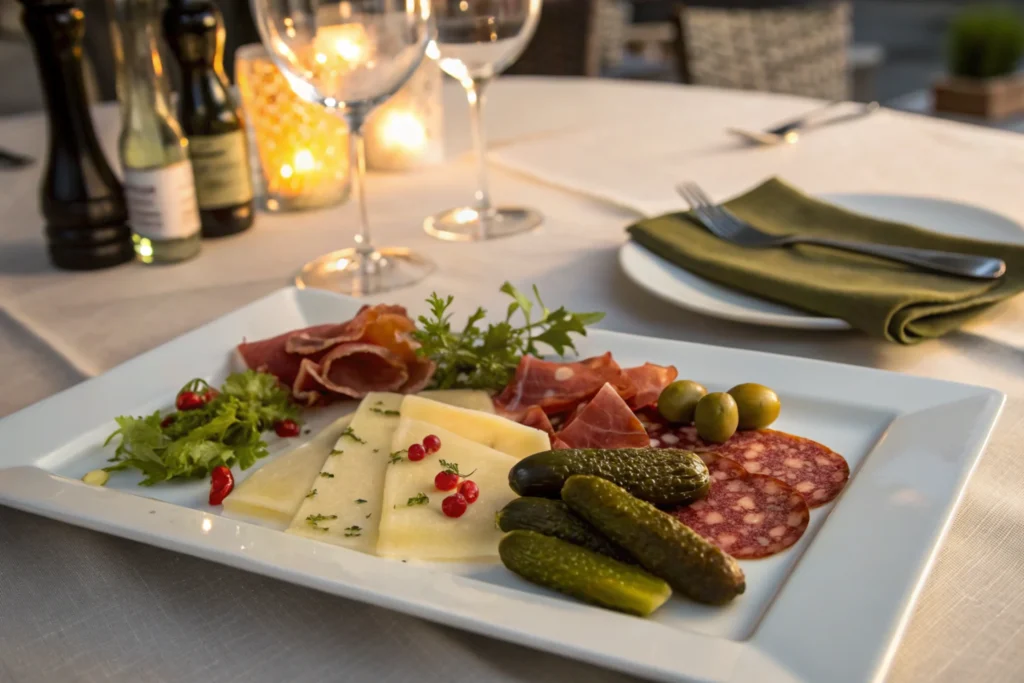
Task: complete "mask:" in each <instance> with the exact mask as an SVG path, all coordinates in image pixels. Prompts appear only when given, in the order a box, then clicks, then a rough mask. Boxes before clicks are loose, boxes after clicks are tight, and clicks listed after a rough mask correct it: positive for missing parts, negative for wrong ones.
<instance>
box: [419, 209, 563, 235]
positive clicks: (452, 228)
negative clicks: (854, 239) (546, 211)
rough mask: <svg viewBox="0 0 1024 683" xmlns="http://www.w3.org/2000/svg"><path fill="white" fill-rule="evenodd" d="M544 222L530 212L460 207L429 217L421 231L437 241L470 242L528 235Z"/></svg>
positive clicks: (532, 211)
mask: <svg viewBox="0 0 1024 683" xmlns="http://www.w3.org/2000/svg"><path fill="white" fill-rule="evenodd" d="M543 222H544V217H543V216H542V215H541V214H540V212H539V211H535V210H533V209H524V208H518V207H501V208H497V209H492V210H491V211H489V212H486V213H481V212H479V211H477V210H476V209H471V208H468V207H462V208H458V209H449V210H448V211H445V212H443V213H439V214H436V215H434V216H431V217H430V218H428V219H427V220H426V221H424V222H423V229H424V230H425V231H426V233H427V234H428V235H431V236H433V237H436V238H438V239H442V240H449V241H456V242H471V241H479V240H492V239H498V238H500V237H509V236H511V235H518V234H520V233H523V232H529V231H530V230H535V229H536V228H538V227H540V224H541V223H543Z"/></svg>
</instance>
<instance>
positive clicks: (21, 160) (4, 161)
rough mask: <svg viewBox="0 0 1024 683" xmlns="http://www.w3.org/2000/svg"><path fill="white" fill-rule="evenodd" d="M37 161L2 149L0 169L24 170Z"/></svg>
mask: <svg viewBox="0 0 1024 683" xmlns="http://www.w3.org/2000/svg"><path fill="white" fill-rule="evenodd" d="M33 161H35V160H34V159H33V158H32V157H29V156H25V155H24V154H18V153H17V152H11V151H8V150H6V149H3V148H0V168H22V167H24V166H28V165H29V164H31V163H33Z"/></svg>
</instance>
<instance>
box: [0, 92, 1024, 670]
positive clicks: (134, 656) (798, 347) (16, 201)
mask: <svg viewBox="0 0 1024 683" xmlns="http://www.w3.org/2000/svg"><path fill="white" fill-rule="evenodd" d="M462 97H463V96H462V94H461V93H460V92H459V91H458V90H457V89H454V88H446V90H445V98H446V102H445V106H446V114H447V115H446V138H447V145H446V146H447V159H448V161H447V162H446V163H445V164H443V165H440V166H437V167H433V168H429V169H424V170H420V171H416V172H410V173H405V174H375V175H373V176H371V178H370V181H369V183H368V197H369V204H370V216H371V221H372V223H373V225H374V226H375V235H376V239H377V241H378V243H379V244H381V245H385V244H393V245H397V244H400V245H404V246H410V247H413V248H416V249H419V250H421V251H423V252H424V253H427V254H429V255H430V256H431V257H432V258H433V259H435V260H436V261H437V263H438V265H439V266H440V268H439V271H438V272H437V273H436V274H435V275H433V276H432V277H431V278H429V279H428V280H426V281H424V282H422V283H420V284H419V285H417V286H415V287H412V288H409V289H408V290H405V291H402V292H399V293H397V294H393V295H392V296H390V297H388V296H377V297H374V300H377V301H383V300H397V301H400V302H403V303H409V304H415V302H419V301H422V299H423V298H424V297H425V296H426V295H427V294H429V293H430V292H431V291H433V290H437V291H440V292H452V293H454V294H455V295H456V298H457V300H458V301H459V305H460V307H461V308H460V311H459V312H460V313H461V312H464V311H465V310H466V308H468V307H470V306H476V305H477V304H483V305H485V306H486V305H491V306H498V305H499V302H500V300H501V295H499V294H498V293H497V288H498V286H499V285H500V283H501V282H502V281H503V280H504V279H506V278H508V279H511V280H513V281H514V282H516V283H517V284H520V285H522V284H529V283H536V284H537V285H538V286H539V287H540V289H541V291H543V292H545V293H546V295H547V297H548V298H551V299H557V300H558V302H559V303H565V304H566V305H568V306H569V307H571V308H574V309H575V310H604V311H607V313H608V316H607V318H606V320H605V321H604V322H603V323H602V327H605V328H608V329H613V330H625V331H630V332H635V333H639V334H647V335H652V336H659V337H666V338H675V339H685V340H689V341H696V342H704V343H710V344H718V345H728V346H733V347H738V348H751V349H759V350H764V351H772V352H777V353H782V354H789V355H798V356H807V357H815V358H822V359H827V360H833V361H840V362H845V363H853V364H857V365H864V366H872V367H878V368H885V369H889V370H895V371H900V372H908V373H911V374H916V375H927V376H932V377H939V378H945V379H951V380H957V381H967V382H973V383H977V384H983V385H986V386H992V387H996V388H998V389H1000V390H1002V391H1004V392H1006V393H1007V394H1008V396H1009V400H1008V403H1007V406H1006V410H1005V411H1004V414H1003V416H1002V418H1001V421H1000V423H999V425H998V427H997V429H996V433H995V436H994V438H993V440H992V442H991V444H990V446H989V448H988V450H987V453H986V455H985V457H984V458H983V459H982V462H981V464H980V466H979V468H978V470H977V473H976V474H975V475H974V478H973V479H972V481H971V484H970V486H969V488H968V490H967V492H966V495H965V497H964V500H963V503H962V505H961V507H960V510H959V512H958V513H957V515H956V518H955V520H954V522H953V524H952V528H951V530H950V533H949V536H948V538H947V540H946V542H945V544H944V545H943V547H942V549H941V551H940V552H939V553H938V556H937V559H936V561H935V564H934V569H933V571H932V574H931V576H930V578H929V579H928V581H927V583H926V584H925V586H924V589H923V591H922V592H921V595H920V599H919V601H918V604H917V607H916V609H915V610H914V611H913V614H912V616H911V618H910V620H909V624H908V626H907V629H906V632H905V636H904V638H903V641H902V644H901V645H900V646H899V647H898V649H897V650H896V652H895V654H894V661H893V666H892V669H891V673H890V677H889V680H891V681H899V682H903V681H916V680H921V681H965V680H983V681H988V682H992V683H996V682H999V681H1006V682H1010V681H1020V680H1024V657H1022V656H1021V655H1020V653H1021V652H1022V651H1024V591H1021V590H1020V589H1021V587H1022V586H1024V498H1021V497H1020V495H1019V491H1020V490H1021V489H1022V488H1024V452H1022V451H1021V445H1020V444H1021V443H1024V352H1022V350H1021V345H1020V342H1021V340H1024V326H1022V325H1021V321H1022V319H1024V305H1022V304H1024V302H1022V301H1016V302H1012V303H1010V304H1007V305H1004V306H1002V307H1000V308H999V309H997V310H996V311H994V312H993V313H992V315H990V316H987V318H986V320H985V321H983V322H982V323H980V324H978V325H976V326H974V328H973V329H972V331H971V332H964V333H958V334H954V335H950V336H949V337H946V338H944V339H941V340H937V341H933V342H928V343H925V344H922V345H920V346H916V347H903V346H897V345H892V344H888V343H885V342H882V341H879V340H876V339H870V338H867V337H865V336H863V335H860V334H857V333H852V332H843V333H825V332H799V331H792V330H780V329H770V328H758V327H751V326H744V325H740V324H735V323H729V322H726V321H719V320H714V319H710V318H705V317H701V316H698V315H696V314H692V313H689V312H686V311H683V310H677V309H674V308H671V307H669V306H668V305H666V304H664V303H662V302H661V301H659V300H657V299H655V298H653V297H651V296H649V295H648V294H646V293H645V292H643V291H641V290H640V289H639V288H638V287H636V286H634V285H633V284H631V283H630V282H629V281H628V280H627V279H626V278H625V277H624V276H623V275H622V274H621V272H620V271H619V269H618V267H617V265H616V251H617V249H618V247H619V246H620V245H621V244H622V242H623V227H624V226H625V225H627V224H628V223H629V222H630V221H631V220H632V219H634V218H635V214H633V213H630V212H629V211H628V210H625V209H622V208H616V207H613V206H611V205H608V204H605V203H602V202H601V201H599V200H596V199H594V198H589V197H585V196H582V195H579V194H574V193H570V192H566V191H563V190H560V189H558V188H555V187H550V186H546V185H544V184H541V183H539V182H536V181H533V180H531V179H529V178H526V177H522V176H518V175H515V174H512V173H508V172H504V171H502V170H500V169H498V168H494V169H492V194H493V196H494V197H496V198H497V199H498V200H499V202H507V203H510V204H512V203H514V204H525V205H530V206H534V207H537V208H539V209H541V210H542V211H543V213H544V214H545V216H546V222H545V224H544V227H543V228H542V229H541V230H540V231H538V232H535V233H533V234H530V235H525V236H519V237H515V238H511V239H508V240H505V241H502V242H500V243H493V244H451V243H442V242H437V241H433V240H432V239H430V238H429V237H427V236H426V235H424V234H423V232H422V230H421V228H420V226H421V222H422V219H423V218H424V217H425V216H426V215H428V214H430V213H433V212H436V211H439V210H442V209H445V208H449V207H451V206H455V205H459V204H463V203H466V202H468V201H469V200H470V199H471V196H472V190H473V183H474V177H475V167H474V163H473V162H472V159H471V158H470V157H469V156H468V155H467V154H466V152H467V151H468V148H469V144H468V137H469V134H468V126H467V114H466V104H465V102H464V100H463V99H462ZM811 104H813V103H810V102H808V101H806V100H800V99H796V98H785V97H775V96H771V95H764V94H755V93H740V92H725V91H716V90H709V89H701V88H687V87H683V86H677V85H662V84H649V83H647V84H636V83H632V84H626V83H620V82H614V81H593V80H591V81H582V80H580V81H576V80H552V79H536V78H507V79H504V80H500V81H498V82H497V83H496V84H495V85H494V86H493V89H492V91H491V92H490V100H489V110H488V114H487V116H488V127H489V129H490V131H491V132H492V142H493V144H494V145H495V146H497V145H504V144H510V143H514V142H516V141H520V140H530V139H537V138H538V137H540V136H558V135H561V134H564V133H565V132H567V131H572V130H578V129H580V128H581V127H583V126H592V125H603V124H617V125H621V124H623V123H630V122H631V123H633V124H635V129H636V135H637V136H638V139H641V138H643V136H644V132H645V126H644V121H645V117H647V116H649V115H652V113H656V112H660V113H661V115H664V114H665V112H675V111H678V112H680V113H681V115H682V114H684V113H685V119H686V125H687V126H688V127H689V129H690V130H692V132H693V135H694V136H695V137H707V138H708V139H709V140H714V139H716V138H717V136H719V135H720V134H721V127H722V125H723V123H722V121H723V120H726V119H727V120H728V121H729V123H730V124H731V125H746V126H761V127H763V126H765V125H767V124H769V123H772V122H773V121H775V120H777V119H780V118H784V117H786V116H790V115H793V114H796V113H799V112H801V111H803V110H805V109H807V108H809V105H811ZM95 119H96V127H97V130H98V131H99V134H100V137H101V138H102V141H103V144H104V146H105V149H106V150H107V152H108V156H109V157H110V158H112V159H113V158H116V154H114V148H115V145H116V138H117V133H118V127H119V122H118V118H117V111H116V110H115V109H114V108H113V107H109V106H106V107H100V108H98V109H97V110H96V112H95ZM856 126H857V127H856V128H853V127H851V132H850V135H849V136H838V135H832V136H831V137H827V138H826V137H822V138H821V141H820V142H819V143H817V144H816V145H809V144H808V145H806V146H805V143H803V142H802V143H801V144H800V145H796V146H793V147H789V148H786V149H778V150H767V151H766V150H751V151H750V154H751V155H752V156H751V158H753V155H759V156H757V159H758V162H757V163H756V164H754V165H753V166H752V167H751V168H755V169H757V172H758V173H764V172H785V173H786V174H787V177H790V178H793V179H794V180H796V181H797V182H798V183H799V184H801V185H802V186H803V187H805V188H806V189H808V190H810V191H816V192H828V191H853V192H856V191H880V190H881V191H888V192H891V193H898V192H906V193H912V194H930V195H934V196H941V197H945V198H949V199H956V200H961V201H967V202H971V203H975V204H978V205H981V206H985V207H988V208H990V209H992V210H995V211H998V212H1001V213H1003V214H1006V215H1008V216H1010V217H1011V218H1013V219H1015V220H1016V221H1018V222H1020V223H1024V203H1022V202H1021V201H1020V194H1021V191H1022V189H1024V137H1018V136H1014V135H1012V134H1008V133H1002V132H998V131H990V130H985V129H981V128H976V127H969V126H964V125H960V124H955V123H949V122H944V121H934V120H929V119H926V118H924V117H918V116H913V115H909V114H904V113H900V112H890V111H883V112H880V113H879V114H878V115H877V116H875V117H872V118H871V119H869V120H867V121H864V122H861V123H859V124H856ZM821 135H823V136H824V135H825V133H824V132H822V133H821ZM45 136H46V128H45V121H44V119H43V118H42V117H41V116H37V115H33V116H20V117H10V118H7V119H0V146H3V147H7V148H10V149H13V150H17V151H21V152H25V153H28V154H31V155H34V156H37V157H43V155H44V154H45ZM886 136H889V137H888V139H887V138H886ZM811 139H812V136H808V138H807V141H808V142H809V141H810V140H811ZM647 142H648V143H651V142H652V141H647ZM901 150H906V152H905V153H904V152H902V151H901ZM773 155H775V156H773ZM695 157H696V158H694V159H692V160H691V161H689V162H688V163H690V165H691V171H692V174H691V176H690V177H693V178H695V179H701V178H703V177H705V175H708V174H709V175H710V176H712V177H713V178H714V180H715V182H716V183H717V184H718V186H722V184H723V183H724V182H725V179H726V178H728V177H731V176H730V169H734V170H736V171H743V170H744V169H743V168H742V160H738V158H737V156H736V154H735V153H732V154H724V153H722V152H721V151H720V150H718V151H716V147H715V145H714V144H709V145H708V146H707V147H706V148H705V150H704V151H703V152H702V153H700V154H696V155H695ZM951 160H952V161H957V160H962V161H963V163H962V164H961V163H952V162H951ZM674 163H675V164H677V165H678V164H679V163H681V162H680V160H678V159H675V160H674ZM684 166H685V164H684ZM979 169H983V170H981V171H979ZM752 172H753V171H750V169H747V172H745V173H744V172H739V173H738V175H737V182H750V181H752V180H753V178H748V177H747V176H749V175H750V174H751V173H752ZM980 172H983V173H984V174H985V175H984V176H983V177H982V176H979V175H978V174H979V173H980ZM39 173H40V167H39V166H38V165H37V166H35V167H33V168H31V169H28V170H25V171H18V172H7V173H4V174H3V176H2V179H3V183H2V185H0V367H3V369H4V389H5V390H4V391H3V392H2V393H0V415H3V414H7V413H10V412H13V411H15V410H17V409H19V408H22V407H24V406H26V405H29V404H30V403H33V402H35V401H38V400H40V399H42V398H45V397H46V396H49V395H51V394H53V393H55V392H57V391H60V390H62V389H65V388H67V387H69V386H71V385H73V384H75V383H76V382H79V381H81V380H82V379H83V378H86V377H89V376H93V375H96V374H99V373H102V372H104V371H105V370H107V369H109V368H111V367H113V366H115V365H117V364H119V363H121V362H123V361H125V360H127V359H129V358H131V357H133V356H135V355H137V354H139V353H141V352H143V351H146V350H147V349H150V348H152V347H154V346H156V345H158V344H160V343H162V342H165V341H167V340H169V339H171V338H173V337H175V336H176V335H179V334H181V333H183V332H186V331H188V330H190V329H192V328H194V327H196V326H198V325H201V324H203V323H205V322H207V321H209V320H212V319H214V318H216V317H218V316H221V315H223V314H225V313H227V312H229V311H231V310H233V309H235V308H237V307H239V306H241V305H243V304H245V303H248V302H250V301H252V300H254V299H256V298H259V297H261V296H263V295H265V294H267V293H269V292H271V291H273V290H275V289H277V288H279V287H281V286H282V285H283V284H286V283H287V282H288V280H289V277H290V275H292V274H293V273H294V271H295V269H296V267H297V266H298V265H300V264H302V263H303V262H305V261H306V260H308V259H310V258H312V257H314V256H317V255H319V254H321V253H323V252H326V251H329V250H333V249H335V248H338V247H339V246H344V245H347V244H348V242H349V241H350V240H351V238H352V233H353V226H354V216H353V213H354V211H353V209H352V207H336V208H333V209H329V210H325V211H319V212H308V213H296V214H285V215H266V214H261V215H260V216H259V219H258V222H257V224H256V226H255V228H254V229H253V230H251V231H250V232H249V233H248V234H245V235H242V236H238V237H235V238H228V239H224V240H220V241H215V242H209V243H206V244H205V245H204V248H203V253H202V254H201V256H200V257H199V258H197V259H195V260H193V261H190V262H188V263H184V264H179V265H175V266H169V267H147V266H143V265H137V264H132V265H127V266H124V267H121V268H116V269H113V270H108V271H103V272H96V273H67V272H57V271H55V270H53V269H52V268H51V267H50V266H49V264H48V262H47V260H46V256H45V253H44V245H43V241H42V236H41V229H42V220H41V217H40V215H39V213H38V210H37V207H36V187H37V184H38V181H39ZM972 181H973V182H972ZM737 189H738V188H737ZM414 307H415V306H414ZM140 379H142V380H144V378H140ZM0 548H2V551H0V577H2V579H0V615H2V616H0V681H5V682H7V681H11V682H15V683H29V682H35V681H39V682H43V681H46V682H50V681H58V680H59V681H83V682H85V681H131V682H132V683H135V682H138V681H149V680H153V681H193V680H203V681H204V682H205V683H220V682H222V681H275V682H276V681H284V680H287V681H292V682H295V683H298V682H300V681H302V682H304V681H331V680H345V681H376V682H380V683H387V682H389V681H408V680H414V679H415V680H420V681H447V680H452V679H454V678H455V677H456V675H457V676H458V677H459V678H462V679H464V680H473V681H484V680H487V681H564V680H570V679H577V680H590V681H594V682H597V681H626V680H631V679H630V678H629V677H627V676H624V675H622V674H617V673H612V672H608V671H602V670H599V669H596V668H593V667H590V666H587V665H583V664H579V663H576V662H572V661H570V660H567V659H562V658H560V657H557V656H554V655H549V654H543V653H539V652H533V651H530V650H526V649H524V648H520V647H518V646H513V645H509V644H505V643H501V642H497V641H492V640H489V639H486V638H482V637H478V636H474V635H471V634H467V633H463V632H459V631H456V630H454V629H450V628H446V627H443V626H438V625H434V624H430V623H427V622H424V621H420V620H417V619H414V618H412V617H407V616H403V615H400V614H396V613H393V612H389V611H386V610H383V609H380V608H377V607H373V606H369V605H363V604H359V603H355V602H351V601H348V600H344V599H341V598H337V597H333V596H329V595H325V594H321V593H318V592H315V591H312V590H308V589H304V588H298V587H295V586H291V585H288V584H284V583H280V582H277V581H274V580H271V579H267V578H262V577H259V576H253V575H249V574H246V573H244V572H240V571H237V570H234V569H231V568H228V567H222V566H219V565H215V564H211V563H208V562H205V561H202V560H198V559H194V558H191V557H187V556H183V555H178V554H175V553H171V552H168V551H164V550H159V549H156V548H151V547H148V546H144V545H140V544H137V543H133V542H130V541H126V540H121V539H117V538H113V537H109V536H104V535H101V534H97V533H93V532H90V531H86V530H83V529H78V528H75V527H72V526H68V525H64V524H61V523H58V522H53V521H49V520H45V519H42V518H39V517H35V516H32V515H28V514H25V513H21V512H16V511H13V510H9V509H0ZM837 588H838V587H837ZM867 597H869V596H866V598H867Z"/></svg>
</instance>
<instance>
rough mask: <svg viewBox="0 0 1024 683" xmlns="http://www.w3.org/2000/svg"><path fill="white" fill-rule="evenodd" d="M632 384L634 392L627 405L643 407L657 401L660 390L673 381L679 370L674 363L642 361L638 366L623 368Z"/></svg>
mask: <svg viewBox="0 0 1024 683" xmlns="http://www.w3.org/2000/svg"><path fill="white" fill-rule="evenodd" d="M623 372H624V373H625V374H626V377H628V378H629V380H630V382H631V383H632V384H633V390H634V391H635V392H636V393H635V394H634V395H633V396H632V398H630V399H629V401H628V403H629V407H630V408H632V409H633V410H637V409H639V408H645V407H647V406H650V405H654V404H655V403H657V402H658V397H659V396H661V392H662V390H663V389H664V388H665V387H667V386H668V385H669V384H671V383H672V382H674V381H675V379H676V377H678V376H679V371H678V370H676V368H675V366H674V365H668V366H662V365H655V364H654V363H644V364H643V365H641V366H640V367H636V368H626V369H625V370H623Z"/></svg>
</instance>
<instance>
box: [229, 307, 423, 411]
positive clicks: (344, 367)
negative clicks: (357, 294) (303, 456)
mask: <svg viewBox="0 0 1024 683" xmlns="http://www.w3.org/2000/svg"><path fill="white" fill-rule="evenodd" d="M414 329H415V323H413V321H412V320H411V319H410V318H409V316H408V315H406V312H405V309H404V308H402V307H401V306H385V305H380V306H363V307H362V308H361V309H359V312H358V313H357V314H356V316H355V317H354V318H352V319H351V320H348V321H345V322H342V323H337V324H329V325H316V326H314V327H308V328H305V329H302V330H293V331H292V332H287V333H285V334H282V335H278V336H276V337H272V338H270V339H263V340H260V341H256V342H243V343H242V344H239V345H238V352H239V354H240V355H241V357H242V359H243V360H244V361H245V363H246V365H247V366H249V367H250V368H252V369H255V370H260V371H263V372H269V373H270V374H272V375H274V376H275V377H277V378H278V379H279V380H280V381H281V382H282V383H283V384H285V385H287V386H290V387H291V388H292V396H293V397H294V398H295V400H296V401H298V402H300V403H302V404H304V405H307V406H309V405H314V404H316V403H318V402H321V401H325V400H330V399H332V398H335V397H341V396H344V397H351V398H362V397H363V396H365V395H366V394H367V393H369V392H371V391H398V392H402V393H411V392H416V391H420V390H421V389H423V388H424V387H426V386H427V384H428V383H429V382H430V379H431V377H432V376H433V374H434V367H435V366H434V363H433V362H432V361H430V360H428V359H425V358H420V357H418V356H417V355H416V350H417V349H418V348H419V344H417V343H416V341H415V340H414V339H413V338H412V335H411V332H412V331H413V330H414Z"/></svg>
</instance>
